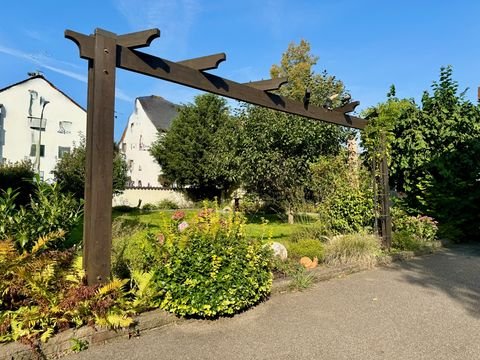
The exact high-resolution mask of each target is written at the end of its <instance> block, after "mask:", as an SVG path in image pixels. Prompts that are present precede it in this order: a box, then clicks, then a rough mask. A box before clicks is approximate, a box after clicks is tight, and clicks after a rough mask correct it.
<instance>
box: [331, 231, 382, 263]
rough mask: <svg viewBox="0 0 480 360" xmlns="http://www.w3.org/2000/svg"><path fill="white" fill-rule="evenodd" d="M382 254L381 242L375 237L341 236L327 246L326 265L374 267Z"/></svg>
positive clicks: (364, 235) (362, 235) (360, 235)
mask: <svg viewBox="0 0 480 360" xmlns="http://www.w3.org/2000/svg"><path fill="white" fill-rule="evenodd" d="M380 252H381V250H380V241H379V239H378V237H376V236H375V235H367V234H352V235H339V236H335V237H332V238H331V239H329V240H328V242H327V244H326V245H325V263H326V264H328V265H332V266H336V265H360V266H362V267H373V266H375V264H376V260H377V256H378V255H379V254H380Z"/></svg>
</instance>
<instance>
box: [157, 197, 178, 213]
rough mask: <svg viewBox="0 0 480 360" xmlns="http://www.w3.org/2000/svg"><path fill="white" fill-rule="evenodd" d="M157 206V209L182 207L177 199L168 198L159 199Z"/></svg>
mask: <svg viewBox="0 0 480 360" xmlns="http://www.w3.org/2000/svg"><path fill="white" fill-rule="evenodd" d="M156 206H157V209H165V210H168V209H171V210H177V209H179V208H180V206H178V204H177V203H176V202H175V201H173V200H168V199H165V200H162V201H159V202H158V203H157V204H156Z"/></svg>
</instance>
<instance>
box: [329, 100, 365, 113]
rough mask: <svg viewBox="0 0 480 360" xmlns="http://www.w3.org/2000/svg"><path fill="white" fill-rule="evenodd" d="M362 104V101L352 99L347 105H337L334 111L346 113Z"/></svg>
mask: <svg viewBox="0 0 480 360" xmlns="http://www.w3.org/2000/svg"><path fill="white" fill-rule="evenodd" d="M358 105H360V101H352V102H351V103H348V104H346V105H343V106H340V107H337V108H335V109H333V111H337V112H341V113H342V114H346V113H349V112H352V111H353V110H355V108H356V107H357V106H358Z"/></svg>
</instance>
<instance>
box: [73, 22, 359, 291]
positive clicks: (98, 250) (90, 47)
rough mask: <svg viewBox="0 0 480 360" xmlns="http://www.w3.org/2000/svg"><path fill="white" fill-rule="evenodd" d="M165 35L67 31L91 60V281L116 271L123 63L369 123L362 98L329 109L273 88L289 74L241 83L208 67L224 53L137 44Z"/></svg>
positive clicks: (267, 103) (326, 117) (288, 107)
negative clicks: (177, 52) (165, 50)
mask: <svg viewBox="0 0 480 360" xmlns="http://www.w3.org/2000/svg"><path fill="white" fill-rule="evenodd" d="M159 36H160V30H158V29H151V30H146V31H140V32H136V33H130V34H125V35H117V34H114V33H112V32H109V31H105V30H102V29H96V30H95V33H94V34H93V35H85V34H81V33H78V32H74V31H71V30H66V31H65V37H66V38H67V39H70V40H72V41H74V42H75V43H76V44H77V45H78V47H79V50H80V57H81V58H83V59H86V60H88V100H87V101H88V104H87V135H86V152H87V160H86V181H85V208H84V209H85V210H84V235H83V236H84V242H83V246H84V258H83V265H84V269H85V271H86V275H87V282H88V284H95V283H101V282H105V281H108V278H109V276H110V255H111V246H112V245H111V242H112V230H111V220H112V212H111V208H112V171H113V165H112V163H113V161H112V159H113V146H112V143H113V141H114V138H113V134H114V131H113V130H114V102H115V78H116V74H115V71H116V68H117V67H118V68H121V69H125V70H130V71H133V72H137V73H140V74H143V75H148V76H152V77H155V78H158V79H162V80H167V81H170V82H174V83H177V84H181V85H185V86H189V87H192V88H195V89H199V90H203V91H206V92H210V93H214V94H218V95H221V96H225V97H228V98H231V99H235V100H240V101H244V102H247V103H250V104H254V105H259V106H263V107H267V108H270V109H274V110H278V111H283V112H286V113H290V114H295V115H300V116H304V117H307V118H310V119H314V120H320V121H325V122H329V123H333V124H337V125H342V126H348V127H351V128H356V129H363V128H364V127H365V125H366V123H367V122H366V120H364V119H361V118H358V117H355V116H350V115H348V113H349V112H351V111H353V110H354V109H355V107H356V106H357V105H358V104H359V102H357V101H356V102H352V103H349V104H346V105H345V106H343V107H340V108H337V109H326V108H323V107H318V106H313V105H311V104H309V101H308V98H309V97H308V96H305V100H304V101H303V102H300V101H294V100H291V99H287V98H285V97H282V96H279V95H277V94H275V93H273V92H272V91H273V90H277V89H278V88H279V87H280V86H281V85H282V84H284V83H286V82H287V79H285V78H279V79H270V80H261V81H255V82H249V83H246V84H241V83H237V82H234V81H231V80H228V79H224V78H222V77H219V76H216V75H213V74H211V73H209V72H207V71H208V70H213V69H216V68H217V67H218V65H219V64H220V63H221V62H222V61H225V59H226V56H225V54H223V53H221V54H215V55H209V56H204V57H199V58H195V59H189V60H184V61H179V62H172V61H169V60H166V59H162V58H159V57H156V56H152V55H149V54H146V53H143V52H140V51H138V50H137V49H138V48H142V47H147V46H149V45H150V44H151V42H152V41H153V40H154V39H156V38H158V37H159ZM306 95H308V94H306Z"/></svg>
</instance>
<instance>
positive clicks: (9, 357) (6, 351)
mask: <svg viewBox="0 0 480 360" xmlns="http://www.w3.org/2000/svg"><path fill="white" fill-rule="evenodd" d="M439 247H441V244H437V245H436V246H435V249H437V248H439ZM432 252H434V250H431V249H430V250H425V251H417V252H412V251H404V252H401V253H396V254H392V255H387V256H385V257H382V258H380V259H379V260H378V262H377V265H376V266H388V265H390V264H391V263H393V262H395V261H406V260H409V259H411V258H413V257H416V256H421V255H426V254H430V253H432ZM371 268H372V267H368V266H359V265H342V266H336V267H326V266H322V267H319V268H316V269H313V270H310V271H309V273H310V274H311V275H312V281H313V282H320V281H326V280H330V279H334V278H339V277H343V276H346V275H349V274H353V273H357V272H360V271H364V270H368V269H371ZM290 284H291V279H288V278H285V279H276V280H275V281H274V282H273V284H272V291H271V296H275V295H276V294H280V293H284V292H287V291H290V290H291V285H290ZM184 321H186V320H185V319H183V318H179V317H177V316H175V315H173V314H170V313H168V312H166V311H164V310H160V309H157V310H153V311H149V312H145V313H142V314H140V315H138V316H137V318H136V319H135V326H134V327H132V328H130V329H121V330H109V329H106V328H95V327H89V326H84V327H81V328H79V329H68V330H66V331H63V332H61V333H59V334H57V335H55V336H54V337H52V338H51V339H50V340H48V342H47V343H42V344H40V347H39V349H38V350H39V351H38V352H34V351H32V349H31V348H30V347H29V346H27V345H24V344H20V343H18V342H14V343H8V344H3V345H2V344H0V360H35V359H56V358H59V357H62V356H65V355H67V354H69V353H72V352H73V350H72V347H73V345H74V343H73V339H75V340H76V341H78V342H82V343H85V344H87V345H88V347H94V346H98V345H103V344H106V343H107V342H110V341H113V340H114V339H117V338H121V337H125V338H131V337H136V336H140V334H141V333H142V332H145V331H148V330H151V329H156V328H159V327H162V326H166V325H170V324H178V323H180V322H184Z"/></svg>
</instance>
